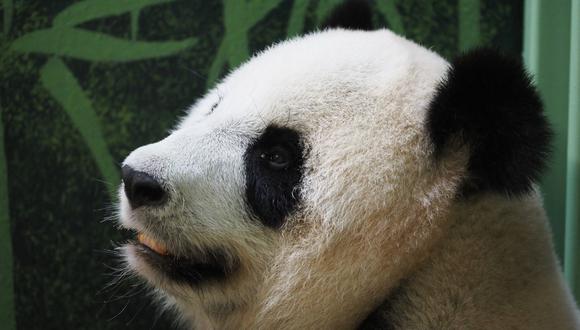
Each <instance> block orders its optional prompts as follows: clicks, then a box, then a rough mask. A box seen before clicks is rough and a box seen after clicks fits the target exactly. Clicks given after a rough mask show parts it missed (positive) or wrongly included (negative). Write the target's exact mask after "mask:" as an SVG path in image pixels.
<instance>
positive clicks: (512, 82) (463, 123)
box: [427, 49, 552, 195]
mask: <svg viewBox="0 0 580 330" xmlns="http://www.w3.org/2000/svg"><path fill="white" fill-rule="evenodd" d="M542 108H543V107H542V101H541V99H540V97H539V95H538V93H537V91H536V89H535V87H534V86H533V84H532V80H531V78H530V76H529V75H528V73H527V72H526V70H525V69H524V67H523V64H522V63H521V61H520V60H518V59H514V58H510V57H506V56H504V55H502V54H500V53H499V52H497V51H495V50H490V49H477V50H474V51H471V52H468V53H466V54H464V55H462V56H459V57H458V58H456V59H455V60H454V61H453V62H452V66H451V68H450V69H449V72H448V75H447V77H446V78H445V80H444V81H443V82H441V83H440V85H439V87H438V90H437V94H436V96H435V98H434V99H433V101H432V102H431V105H430V109H429V113H428V115H427V130H428V132H429V134H430V137H431V140H432V142H433V144H434V147H435V155H436V156H440V155H441V154H442V152H443V150H444V149H445V148H446V147H447V146H448V145H449V144H448V142H449V141H450V140H451V139H452V138H458V139H459V141H460V142H461V143H464V144H466V145H467V146H468V147H469V150H470V157H469V165H468V170H469V177H468V178H467V180H466V181H465V183H464V185H463V189H462V193H463V195H469V194H472V193H476V192H481V191H494V192H499V193H503V194H507V195H520V194H523V193H526V192H528V191H529V190H530V189H531V185H532V183H534V182H537V181H538V180H539V178H540V175H541V173H542V171H543V169H544V167H545V164H546V160H547V158H548V156H549V154H550V142H551V137H552V131H551V129H550V126H549V123H548V121H547V119H546V117H545V116H544V113H543V110H542Z"/></svg>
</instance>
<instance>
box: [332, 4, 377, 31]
mask: <svg viewBox="0 0 580 330" xmlns="http://www.w3.org/2000/svg"><path fill="white" fill-rule="evenodd" d="M322 28H344V29H349V30H364V31H370V30H373V13H372V9H371V6H370V4H369V2H368V1H365V0H349V1H345V2H343V3H342V4H340V5H338V6H337V7H336V8H335V9H334V10H333V11H332V13H331V14H330V15H329V16H328V17H327V18H326V19H325V21H324V23H323V24H322Z"/></svg>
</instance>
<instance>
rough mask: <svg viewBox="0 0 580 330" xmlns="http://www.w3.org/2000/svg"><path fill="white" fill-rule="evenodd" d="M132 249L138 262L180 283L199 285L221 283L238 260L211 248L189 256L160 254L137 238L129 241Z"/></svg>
mask: <svg viewBox="0 0 580 330" xmlns="http://www.w3.org/2000/svg"><path fill="white" fill-rule="evenodd" d="M129 245H130V246H131V249H130V250H131V251H132V253H133V254H134V256H135V257H136V258H137V259H139V261H141V262H145V263H146V264H147V265H148V266H150V267H151V268H153V269H154V270H156V271H157V272H159V273H160V274H162V275H163V276H164V277H165V278H167V279H169V280H171V281H174V282H176V283H180V284H188V285H191V286H194V287H198V286H200V285H203V284H208V283H211V282H220V281H224V280H226V279H227V278H228V277H230V276H231V275H232V274H233V273H234V272H235V271H236V270H237V269H238V265H239V262H238V261H237V259H233V258H232V256H231V255H230V254H228V253H227V252H226V251H225V250H224V249H219V248H215V249H211V250H207V251H203V253H196V256H195V257H192V256H175V255H172V254H170V253H167V252H166V253H160V250H159V248H157V247H153V248H152V247H150V246H148V245H147V244H143V243H141V242H139V241H130V242H129Z"/></svg>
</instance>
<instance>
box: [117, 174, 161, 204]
mask: <svg viewBox="0 0 580 330" xmlns="http://www.w3.org/2000/svg"><path fill="white" fill-rule="evenodd" d="M121 174H122V176H123V183H124V185H125V195H127V198H128V199H129V203H130V204H131V207H132V208H134V209H136V208H138V207H139V206H158V205H161V204H163V203H164V202H165V201H166V200H167V193H166V191H165V190H164V189H163V187H161V184H159V182H158V181H157V180H155V178H153V177H152V176H151V175H149V174H147V173H145V172H139V171H135V170H134V169H132V168H131V167H130V166H127V165H124V166H123V167H122V169H121Z"/></svg>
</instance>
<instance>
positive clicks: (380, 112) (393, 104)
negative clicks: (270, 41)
mask: <svg viewBox="0 0 580 330" xmlns="http://www.w3.org/2000/svg"><path fill="white" fill-rule="evenodd" d="M549 135H550V133H549V129H548V126H547V123H546V120H545V118H544V116H543V114H542V109H541V102H540V100H539V98H538V96H537V94H536V92H535V90H534V88H533V87H532V86H531V84H530V80H529V78H528V76H527V75H526V73H525V71H524V70H523V68H522V65H521V64H519V62H517V61H513V60H511V59H508V58H506V57H504V56H502V55H499V54H497V53H496V52H492V51H488V50H476V51H474V52H471V53H467V54H465V55H463V56H461V57H459V58H458V59H457V60H455V61H453V62H452V63H448V62H447V61H445V60H444V59H443V58H441V57H440V56H438V55H437V54H435V53H433V52H431V51H429V50H427V49H425V48H423V47H421V46H419V45H417V44H415V43H413V42H410V41H408V40H406V39H404V38H401V37H399V36H397V35H395V34H393V33H391V32H390V31H388V30H378V31H373V32H363V31H348V30H341V29H335V30H326V31H322V32H317V33H313V34H310V35H307V36H305V37H301V38H296V39H292V40H289V41H286V42H283V43H280V44H278V45H275V46H273V47H271V48H269V49H267V50H266V51H264V52H262V53H260V54H258V55H256V56H255V57H253V58H252V59H250V60H249V61H248V62H247V63H245V64H244V65H242V66H241V67H240V68H238V69H237V70H235V71H234V72H232V73H231V74H229V75H228V76H227V77H226V78H225V79H224V80H223V81H222V82H221V83H219V84H218V85H217V86H216V87H215V88H213V89H212V90H211V91H209V92H208V93H207V95H206V96H205V97H203V98H202V99H201V100H199V101H198V102H197V103H195V104H194V105H193V106H192V107H191V109H189V111H188V113H187V115H186V116H185V117H184V118H183V119H182V120H181V122H180V123H179V124H178V125H177V127H175V129H174V130H173V131H172V132H171V134H170V135H169V136H168V137H166V138H165V139H163V140H161V141H159V142H156V143H153V144H149V145H146V146H143V147H140V148H138V149H136V150H135V151H133V152H132V153H131V154H130V155H129V156H128V157H127V158H126V159H125V161H124V163H123V181H124V184H123V186H122V187H121V190H120V199H121V203H120V214H121V217H120V218H121V220H120V221H121V224H122V225H123V226H124V227H126V228H129V229H132V230H134V231H136V232H137V233H138V237H139V239H138V240H135V241H134V242H131V243H128V244H127V245H125V247H124V248H123V251H124V252H123V253H124V256H125V258H126V261H127V263H128V265H129V267H130V269H131V270H133V271H134V272H136V273H137V274H138V275H140V276H141V277H143V278H144V279H146V281H147V282H148V283H149V284H151V286H152V287H154V288H155V289H156V291H157V292H159V293H160V295H162V296H163V297H164V299H165V301H166V303H167V305H170V306H174V307H175V308H176V309H177V310H178V311H179V313H180V314H181V315H182V316H183V318H184V319H187V320H189V321H191V322H194V323H196V324H198V325H201V326H204V325H205V326H207V325H212V326H216V327H226V325H227V324H230V325H235V324H239V323H242V324H246V325H249V326H251V325H261V326H263V327H265V328H268V327H269V326H272V327H288V325H289V324H290V323H289V322H292V324H293V326H296V327H297V328H299V326H300V325H304V326H308V325H313V324H314V323H309V322H314V321H312V320H313V319H316V320H317V321H316V322H326V323H328V324H330V323H333V322H334V323H336V324H341V325H343V326H344V325H349V324H351V325H354V324H356V322H358V321H360V320H361V319H362V318H364V316H365V315H366V314H368V313H369V312H370V310H369V309H372V308H373V307H372V306H376V305H377V304H378V303H380V302H381V300H382V299H384V298H385V295H386V294H387V292H388V291H389V290H390V289H391V288H392V286H393V285H394V283H396V282H397V281H399V280H400V279H401V278H404V276H405V274H407V273H408V272H409V271H410V269H412V268H413V267H414V265H416V264H417V263H419V262H420V261H421V260H423V259H424V258H425V257H426V255H427V253H428V251H429V249H430V247H431V246H433V245H434V244H435V243H436V242H437V241H438V240H439V239H440V237H441V236H442V235H443V234H444V232H445V230H446V228H448V227H449V226H450V225H451V223H450V222H451V220H450V217H447V216H446V214H447V213H448V212H449V210H450V209H451V208H452V207H453V205H454V204H455V203H459V202H465V201H466V200H468V199H469V198H471V196H474V195H477V194H480V193H483V192H490V193H497V194H501V195H503V196H506V198H517V197H518V196H520V195H523V194H527V193H528V192H530V191H531V189H532V186H533V183H534V181H535V180H537V178H538V175H539V173H540V170H541V169H542V167H543V163H544V158H545V155H546V153H547V151H548V142H549V141H548V140H549ZM309 315H311V316H312V315H316V316H312V317H310V318H309ZM228 322H230V323H228ZM319 324H321V323H319Z"/></svg>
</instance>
